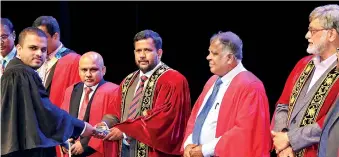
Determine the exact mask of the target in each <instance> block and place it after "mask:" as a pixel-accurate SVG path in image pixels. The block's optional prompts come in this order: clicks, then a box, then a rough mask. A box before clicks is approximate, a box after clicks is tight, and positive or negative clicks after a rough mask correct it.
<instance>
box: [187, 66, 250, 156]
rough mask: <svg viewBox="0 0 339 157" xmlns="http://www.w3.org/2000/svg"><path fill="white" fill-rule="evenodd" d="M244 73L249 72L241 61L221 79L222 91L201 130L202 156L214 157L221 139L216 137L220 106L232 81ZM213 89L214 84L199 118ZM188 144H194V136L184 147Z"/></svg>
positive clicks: (189, 138) (219, 92)
mask: <svg viewBox="0 0 339 157" xmlns="http://www.w3.org/2000/svg"><path fill="white" fill-rule="evenodd" d="M242 71H247V70H246V69H245V68H244V66H243V65H242V63H241V61H239V64H238V65H237V66H236V67H235V68H234V69H232V70H231V71H230V72H228V73H227V74H226V75H224V76H223V77H221V81H222V82H223V83H222V84H221V85H220V89H219V91H218V94H217V96H216V99H215V102H214V104H213V106H212V108H211V110H210V111H209V113H208V115H207V117H206V120H205V122H204V124H203V126H202V129H201V135H200V143H201V145H202V154H203V155H204V157H208V156H214V149H215V146H216V145H217V143H218V141H219V139H220V138H221V136H220V137H218V138H216V137H215V134H216V127H217V122H218V115H219V109H220V105H221V103H222V99H223V97H224V94H225V92H226V91H227V88H228V87H229V85H230V83H231V81H232V79H233V78H234V77H235V76H236V75H238V74H239V73H240V72H242ZM213 88H214V84H213V86H211V88H210V89H209V90H208V92H207V94H206V96H205V98H204V101H203V103H202V105H201V107H200V109H199V112H198V114H197V116H198V115H199V114H200V112H201V110H202V108H203V107H204V106H205V103H206V101H207V99H208V97H209V96H210V95H211V94H212V91H213ZM188 144H193V141H192V134H190V135H189V136H188V138H187V139H186V141H185V143H184V147H185V148H186V146H187V145H188Z"/></svg>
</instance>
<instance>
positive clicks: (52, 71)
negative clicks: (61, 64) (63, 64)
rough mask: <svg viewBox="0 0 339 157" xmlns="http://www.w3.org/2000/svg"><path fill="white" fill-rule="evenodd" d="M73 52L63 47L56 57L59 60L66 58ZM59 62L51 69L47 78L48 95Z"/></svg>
mask: <svg viewBox="0 0 339 157" xmlns="http://www.w3.org/2000/svg"><path fill="white" fill-rule="evenodd" d="M71 52H72V50H70V49H68V48H66V47H65V46H63V47H62V48H61V49H60V50H59V51H58V52H57V53H56V54H55V57H56V58H57V59H58V61H59V59H60V58H61V57H63V56H66V55H67V54H69V53H71ZM58 61H56V63H55V64H54V65H53V66H52V68H51V71H50V73H49V75H48V77H47V80H46V86H45V88H46V89H47V91H48V93H49V91H50V88H51V83H52V79H53V75H54V71H55V67H56V65H57V64H58Z"/></svg>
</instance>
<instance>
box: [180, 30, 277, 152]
mask: <svg viewBox="0 0 339 157" xmlns="http://www.w3.org/2000/svg"><path fill="white" fill-rule="evenodd" d="M209 51H210V53H209V55H208V56H207V60H208V61H209V66H210V70H211V72H212V73H213V74H215V75H213V76H212V77H211V78H210V79H209V80H208V81H207V83H206V85H205V86H204V89H203V91H202V93H201V94H200V96H199V98H198V100H197V101H196V103H195V105H194V108H193V110H192V113H191V116H190V118H189V121H188V125H187V128H186V133H185V143H184V144H183V147H182V151H184V156H185V157H202V156H219V157H237V156H239V157H268V156H269V155H270V152H269V151H270V150H269V148H270V145H271V143H270V138H271V136H270V128H269V121H270V119H269V118H270V117H269V116H270V115H269V104H268V99H267V96H266V93H265V88H264V85H263V83H262V82H261V81H260V80H259V79H258V78H257V77H256V76H255V75H254V74H252V73H251V72H249V71H247V70H246V69H245V68H244V67H243V65H242V63H241V59H242V41H241V39H240V38H239V37H238V36H237V35H236V34H234V33H233V32H220V33H218V34H216V35H214V36H213V37H212V38H211V40H210V47H209Z"/></svg>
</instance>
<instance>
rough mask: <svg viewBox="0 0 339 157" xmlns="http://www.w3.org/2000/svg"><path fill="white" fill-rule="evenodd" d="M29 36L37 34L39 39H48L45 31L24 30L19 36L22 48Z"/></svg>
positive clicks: (33, 28)
mask: <svg viewBox="0 0 339 157" xmlns="http://www.w3.org/2000/svg"><path fill="white" fill-rule="evenodd" d="M27 34H35V35H37V36H39V37H44V38H46V39H47V36H46V34H45V32H44V31H42V30H40V29H39V28H35V27H27V28H25V29H24V30H22V31H21V32H20V34H19V41H18V43H19V45H20V46H23V45H24V41H25V37H26V35H27Z"/></svg>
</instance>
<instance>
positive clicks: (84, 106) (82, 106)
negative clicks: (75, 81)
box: [78, 87, 92, 120]
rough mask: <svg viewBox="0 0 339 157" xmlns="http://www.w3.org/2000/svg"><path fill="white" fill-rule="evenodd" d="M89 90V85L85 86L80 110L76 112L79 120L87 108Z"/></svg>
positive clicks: (82, 117) (90, 89)
mask: <svg viewBox="0 0 339 157" xmlns="http://www.w3.org/2000/svg"><path fill="white" fill-rule="evenodd" d="M91 91H92V88H90V87H86V88H85V97H84V100H83V101H82V104H81V109H80V112H79V114H78V119H80V120H83V119H84V116H85V113H86V109H87V105H88V102H89V93H91Z"/></svg>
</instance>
